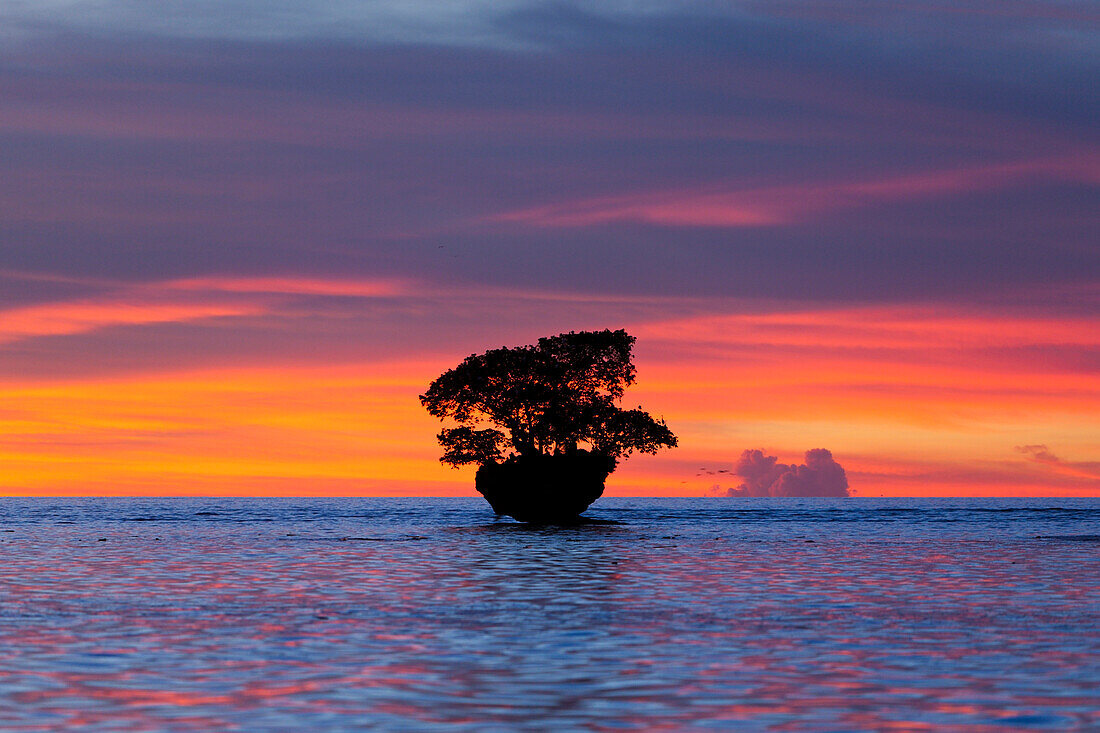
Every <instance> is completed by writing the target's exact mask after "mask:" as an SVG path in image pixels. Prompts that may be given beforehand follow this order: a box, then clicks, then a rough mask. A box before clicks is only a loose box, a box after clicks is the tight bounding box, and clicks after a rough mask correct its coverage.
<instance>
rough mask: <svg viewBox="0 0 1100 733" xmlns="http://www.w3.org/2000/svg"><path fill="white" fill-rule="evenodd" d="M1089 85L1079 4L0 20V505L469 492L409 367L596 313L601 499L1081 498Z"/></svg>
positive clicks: (171, 7) (1088, 309) (1096, 28)
mask: <svg viewBox="0 0 1100 733" xmlns="http://www.w3.org/2000/svg"><path fill="white" fill-rule="evenodd" d="M441 8H445V10H441ZM1098 80H1100V12H1098V11H1097V9H1096V5H1095V3H1092V2H1070V1H1065V2H1058V1H1052V2H1032V1H1031V0H1000V1H997V2H994V1H993V0H964V1H963V2H957V3H940V2H931V1H929V0H917V2H913V3H905V4H899V3H891V2H865V1H863V0H860V1H858V2H857V1H856V0H851V1H842V2H828V3H824V2H816V1H815V0H801V1H790V2H768V3H763V2H751V1H743V2H727V3H687V2H673V1H671V0H668V1H657V0H652V1H649V2H625V1H624V0H618V1H615V2H596V3H571V2H565V3H562V2H553V3H548V2H534V1H532V0H509V1H508V2H486V1H482V0H479V1H474V0H466V1H465V2H455V3H448V4H445V5H439V4H435V3H420V2H374V3H371V2H366V3H344V2H326V3H315V2H293V3H291V2H274V3H273V2H264V3H256V2H251V1H245V0H240V1H237V2H205V1H200V0H193V1H192V2H177V1H173V0H146V1H144V2H127V1H123V0H108V1H107V2H91V1H90V0H64V1H62V0H46V1H42V2H35V3H22V2H15V3H6V4H5V5H4V7H3V8H2V9H0V493H6V494H63V495H64V494H295V495H304V494H340V495H368V494H399V495H405V494H418V493H423V494H446V495H472V494H473V490H472V477H471V474H470V472H469V471H454V470H451V469H447V468H444V467H442V466H440V465H439V463H438V462H437V460H436V459H437V457H438V453H439V449H438V447H437V446H436V444H435V440H434V436H435V433H436V431H437V430H438V427H439V426H438V424H437V423H436V422H435V421H434V420H433V419H431V418H429V417H428V416H427V415H426V414H425V413H424V411H423V410H422V408H421V407H420V405H419V403H418V401H417V399H416V398H417V395H418V394H419V393H420V392H422V391H423V390H424V388H425V387H426V385H427V383H428V382H429V381H430V380H431V379H432V378H433V377H434V376H436V375H437V374H438V373H439V372H440V371H442V370H443V369H446V368H448V367H450V366H453V365H454V364H455V363H457V362H458V361H459V360H460V359H461V358H462V357H464V356H465V355H467V354H469V353H471V352H475V351H482V350H484V349H487V348H492V347H497V346H502V345H514V344H521V343H529V342H531V341H533V340H534V339H537V338H538V337H539V336H542V335H548V334H553V333H559V332H563V331H568V330H572V329H588V328H605V327H610V328H620V327H622V328H626V329H627V330H629V331H630V332H631V333H632V334H634V335H636V336H637V337H638V344H637V348H636V363H637V367H638V372H639V379H638V384H637V385H636V387H635V389H634V390H633V391H632V392H630V393H628V396H627V401H628V402H629V403H631V404H636V403H640V404H642V405H643V406H644V407H645V408H646V409H648V410H650V411H652V412H653V413H655V414H658V415H663V416H664V417H665V418H666V419H667V420H668V422H669V425H670V426H671V427H672V428H673V429H674V431H675V432H676V433H677V434H678V435H679V436H680V448H678V449H677V450H675V451H669V452H665V453H663V454H661V455H659V456H657V457H648V456H646V457H638V458H633V459H631V460H630V461H628V462H627V463H625V464H624V465H623V466H622V467H621V468H620V469H619V471H617V472H616V473H615V474H614V475H613V476H612V479H611V480H610V482H609V489H608V491H609V494H619V495H624V494H652V495H664V494H668V495H689V496H702V495H706V494H708V493H714V492H715V491H716V490H721V489H722V488H729V487H731V486H733V485H735V484H736V479H732V478H729V474H728V473H722V472H723V471H728V470H729V469H730V468H731V467H732V466H733V464H734V462H735V461H736V460H737V458H738V456H739V455H740V453H741V451H742V450H745V449H750V448H760V449H763V450H765V451H766V452H768V453H769V454H772V455H777V456H778V457H779V458H780V460H781V461H783V462H788V463H790V462H797V461H799V460H800V459H801V456H802V454H803V453H804V452H805V451H806V450H807V449H810V448H827V449H829V450H831V451H832V452H833V455H834V457H835V458H836V460H837V461H838V462H840V463H841V464H842V465H843V466H844V467H845V469H846V470H847V473H848V476H849V480H850V483H851V486H852V489H853V491H854V492H855V493H856V495H864V496H877V495H1100V417H1098V416H1100V318H1098V316H1100V235H1098V231H1100V213H1098V212H1100V127H1098V126H1097V124H1096V120H1097V119H1100V84H1098V83H1097V81H1098Z"/></svg>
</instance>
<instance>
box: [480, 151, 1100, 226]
mask: <svg viewBox="0 0 1100 733" xmlns="http://www.w3.org/2000/svg"><path fill="white" fill-rule="evenodd" d="M1098 163H1100V156H1098V155H1097V154H1096V153H1095V152H1094V151H1093V150H1092V149H1091V148H1090V149H1087V150H1082V151H1080V152H1079V153H1078V154H1077V155H1076V156H1074V157H1069V158H1039V159H1031V160H1020V161H1014V162H1010V163H1001V164H997V165H983V166H977V167H970V168H953V169H949V170H942V171H925V172H921V173H910V174H903V175H889V176H886V177H881V178H878V179H868V180H861V181H851V182H830V183H825V184H821V183H817V184H808V185H791V186H781V187H774V188H761V189H746V190H734V191H728V192H723V191H680V192H677V191H672V192H659V193H650V194H641V195H637V196H619V197H616V196H612V197H603V198H598V199H593V200H587V201H577V202H571V203H564V204H552V205H548V206H538V207H532V208H528V209H522V210H519V211H510V212H505V213H502V214H498V215H496V216H493V217H490V218H489V219H488V220H489V221H500V222H522V223H527V224H532V225H534V226H542V227H583V226H596V225H602V224H608V223H612V222H639V223H649V224H662V225H667V226H701V227H760V226H769V225H779V224H786V223H791V222H795V221H800V220H803V219H806V218H808V217H810V216H813V215H820V214H824V213H828V212H831V211H837V210H844V209H855V208H862V207H865V206H871V205H874V204H877V203H891V202H896V201H907V200H918V199H924V198H936V197H949V196H956V195H966V194H977V193H982V192H986V191H993V190H997V189H1001V188H1007V187H1012V186H1019V185H1023V184H1033V183H1034V181H1035V180H1036V179H1037V178H1038V179H1044V178H1045V179H1048V180H1051V181H1069V182H1073V183H1082V184H1089V185H1095V184H1097V183H1098V182H1100V176H1098V175H1097V170H1098V167H1097V164H1098Z"/></svg>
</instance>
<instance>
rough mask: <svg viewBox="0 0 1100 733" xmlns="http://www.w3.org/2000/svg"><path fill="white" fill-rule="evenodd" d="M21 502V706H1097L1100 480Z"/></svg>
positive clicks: (165, 717) (2, 567)
mask: <svg viewBox="0 0 1100 733" xmlns="http://www.w3.org/2000/svg"><path fill="white" fill-rule="evenodd" d="M588 514H589V516H591V517H592V518H593V519H595V520H600V521H599V522H597V523H592V524H586V525H581V526H576V527H564V528H550V527H542V528H539V527H529V526H525V525H521V524H517V523H514V522H512V521H510V520H498V519H495V518H494V516H493V514H492V513H491V511H490V510H489V508H488V505H487V504H485V503H484V502H482V501H481V500H479V499H298V498H271V499H91V498H89V499H2V500H0V728H2V729H4V730H14V731H23V730H26V731H31V730H50V729H58V730H60V729H74V728H79V729H84V730H203V731H209V730H225V731H230V730H247V731H256V730H287V731H298V730H310V729H313V730H333V729H335V730H340V729H362V728H368V729H369V728H374V729H383V730H391V729H400V730H433V729H447V730H470V731H485V730H524V729H528V730H555V731H556V730H605V731H617V730H635V729H650V730H652V729H658V730H661V729H667V730H685V729H713V730H868V729H870V730H874V729H902V730H914V729H922V728H941V729H960V728H967V729H973V730H1002V729H1004V730H1008V729H1089V728H1091V729H1098V728H1100V592H1098V582H1100V500H1097V499H845V500H833V499H787V500H782V499H694V500H683V499H680V500H674V499H603V500H601V501H599V502H597V504H596V505H595V506H594V507H593V508H592V509H591V510H590V511H589V513H588Z"/></svg>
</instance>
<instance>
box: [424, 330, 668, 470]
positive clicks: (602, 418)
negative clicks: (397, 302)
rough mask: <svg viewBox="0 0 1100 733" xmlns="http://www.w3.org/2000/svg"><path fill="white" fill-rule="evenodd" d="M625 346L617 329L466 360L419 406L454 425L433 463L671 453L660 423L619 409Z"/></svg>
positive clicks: (628, 375)
mask: <svg viewBox="0 0 1100 733" xmlns="http://www.w3.org/2000/svg"><path fill="white" fill-rule="evenodd" d="M634 341H635V339H634V337H633V336H631V335H629V334H628V333H627V332H626V331H624V330H621V329H620V330H618V331H610V330H604V331H579V332H572V331H571V332H569V333H563V334H560V335H558V336H551V337H547V338H541V339H539V341H538V343H537V344H534V345H532V346H517V347H514V348H506V347H505V348H500V349H492V350H490V351H486V352H485V353H483V354H471V355H470V356H468V357H466V358H465V359H464V360H463V361H462V363H461V364H459V365H458V366H457V367H455V368H454V369H451V370H449V371H447V372H444V373H443V374H441V375H440V376H439V377H438V378H437V379H436V380H435V381H433V382H432V383H431V385H429V387H428V391H427V392H425V393H424V394H422V395H421V396H420V401H421V403H423V405H424V407H425V408H427V410H428V412H429V413H431V414H432V415H434V416H435V417H438V418H440V419H441V420H446V419H450V420H453V421H454V422H455V423H457V424H458V427H455V428H446V429H444V430H443V431H442V432H440V434H439V442H440V444H442V445H443V448H444V453H443V457H442V458H441V459H440V460H441V461H443V462H444V463H449V464H451V465H454V466H459V465H462V464H467V463H477V464H482V465H484V464H485V463H489V462H496V461H500V460H503V459H505V458H507V457H508V456H510V455H520V456H528V455H535V454H543V455H550V454H563V453H571V452H576V451H578V450H580V449H581V448H585V447H586V448H588V449H591V450H593V451H597V452H600V453H603V454H605V455H608V456H610V457H613V458H618V457H624V456H628V455H630V454H631V453H632V452H634V451H638V452H641V453H656V452H657V450H658V449H659V448H661V447H672V446H675V445H676V436H674V435H673V434H672V431H670V430H669V429H668V426H667V425H665V423H664V421H663V420H655V419H653V417H651V416H650V415H649V414H648V413H646V412H643V411H642V410H641V409H634V410H624V409H622V408H621V407H619V404H618V403H619V402H620V401H621V399H622V397H623V394H624V392H625V390H626V388H627V387H628V386H630V385H631V384H633V383H634V375H635V370H634V364H633V363H632V361H631V349H632V348H633V346H634ZM485 424H488V425H490V426H492V427H488V428H482V427H479V426H482V425H485Z"/></svg>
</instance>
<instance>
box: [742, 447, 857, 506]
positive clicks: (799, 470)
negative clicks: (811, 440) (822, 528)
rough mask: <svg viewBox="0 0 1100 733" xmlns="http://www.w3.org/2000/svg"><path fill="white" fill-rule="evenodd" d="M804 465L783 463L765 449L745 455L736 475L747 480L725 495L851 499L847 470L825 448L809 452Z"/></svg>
mask: <svg viewBox="0 0 1100 733" xmlns="http://www.w3.org/2000/svg"><path fill="white" fill-rule="evenodd" d="M805 460H806V462H805V463H803V464H801V465H797V466H796V465H787V464H785V463H779V462H778V461H779V459H778V458H777V457H776V456H766V455H764V451H762V450H746V451H744V452H743V453H741V458H740V459H739V460H738V461H737V466H736V467H735V468H734V473H735V474H737V475H738V476H740V477H741V478H742V479H744V482H743V483H742V484H740V485H739V486H738V487H737V488H735V489H726V490H725V492H724V494H722V495H724V496H758V497H759V496H835V497H840V496H850V495H851V494H850V493H849V491H848V477H847V475H846V474H845V473H844V467H843V466H841V465H840V464H839V463H837V462H836V461H835V460H833V454H832V452H830V451H828V450H826V449H825V448H814V449H813V450H808V451H806V456H805Z"/></svg>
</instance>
